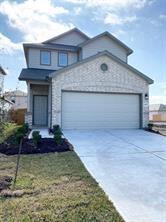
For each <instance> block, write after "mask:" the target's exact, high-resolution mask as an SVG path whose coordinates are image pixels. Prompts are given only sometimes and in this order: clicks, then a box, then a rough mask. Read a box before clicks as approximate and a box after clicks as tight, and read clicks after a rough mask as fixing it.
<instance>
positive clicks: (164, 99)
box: [149, 95, 166, 104]
mask: <svg viewBox="0 0 166 222" xmlns="http://www.w3.org/2000/svg"><path fill="white" fill-rule="evenodd" d="M149 100H150V104H160V103H162V104H166V95H163V96H150V98H149Z"/></svg>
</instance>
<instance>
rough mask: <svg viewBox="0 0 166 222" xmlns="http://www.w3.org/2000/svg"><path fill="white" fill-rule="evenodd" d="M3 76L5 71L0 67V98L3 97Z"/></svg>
mask: <svg viewBox="0 0 166 222" xmlns="http://www.w3.org/2000/svg"><path fill="white" fill-rule="evenodd" d="M5 75H6V72H5V70H4V69H3V68H2V67H1V66H0V97H2V96H3V83H4V76H5Z"/></svg>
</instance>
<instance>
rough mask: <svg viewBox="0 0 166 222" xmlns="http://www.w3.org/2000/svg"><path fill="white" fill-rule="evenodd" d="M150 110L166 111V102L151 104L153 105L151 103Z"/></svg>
mask: <svg viewBox="0 0 166 222" xmlns="http://www.w3.org/2000/svg"><path fill="white" fill-rule="evenodd" d="M149 111H165V112H166V105H164V104H151V105H149Z"/></svg>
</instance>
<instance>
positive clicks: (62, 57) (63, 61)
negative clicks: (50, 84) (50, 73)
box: [58, 52, 68, 66]
mask: <svg viewBox="0 0 166 222" xmlns="http://www.w3.org/2000/svg"><path fill="white" fill-rule="evenodd" d="M58 65H59V66H67V65H68V55H67V53H65V52H59V54H58Z"/></svg>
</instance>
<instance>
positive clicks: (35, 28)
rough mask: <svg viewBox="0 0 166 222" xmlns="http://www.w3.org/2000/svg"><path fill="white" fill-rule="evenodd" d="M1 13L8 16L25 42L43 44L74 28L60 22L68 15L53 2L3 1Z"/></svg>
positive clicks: (11, 24)
mask: <svg viewBox="0 0 166 222" xmlns="http://www.w3.org/2000/svg"><path fill="white" fill-rule="evenodd" d="M0 13H1V14H3V15H5V16H7V18H8V24H9V25H10V26H11V27H13V28H15V29H16V30H19V31H20V32H21V33H22V35H23V40H24V41H28V42H29V41H32V42H41V41H44V40H46V39H48V38H51V37H53V36H55V35H58V34H60V33H63V32H64V31H66V30H68V29H70V28H71V27H73V25H72V24H70V23H64V22H62V21H61V20H58V18H59V17H58V16H61V15H64V14H68V13H69V11H68V10H67V9H65V8H63V7H56V6H55V5H53V3H52V2H51V0H43V1H42V3H41V0H25V1H23V2H16V1H11V2H10V1H5V0H4V1H3V2H1V3H0Z"/></svg>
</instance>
